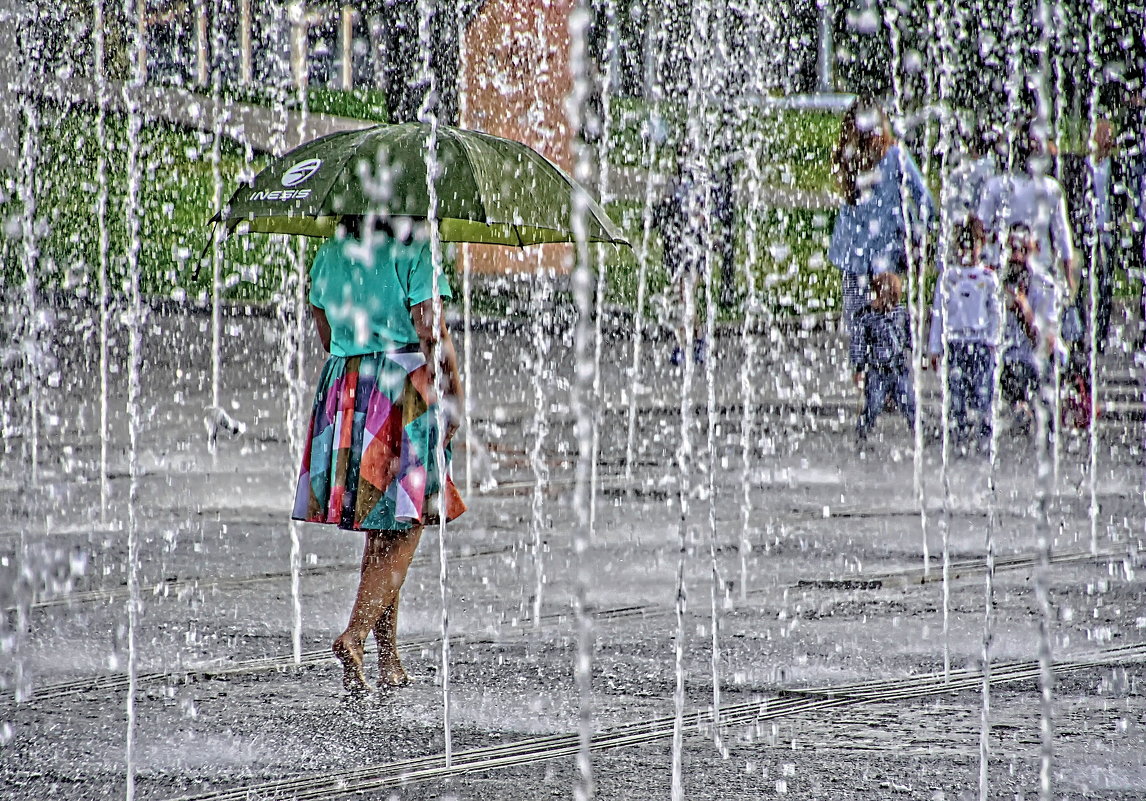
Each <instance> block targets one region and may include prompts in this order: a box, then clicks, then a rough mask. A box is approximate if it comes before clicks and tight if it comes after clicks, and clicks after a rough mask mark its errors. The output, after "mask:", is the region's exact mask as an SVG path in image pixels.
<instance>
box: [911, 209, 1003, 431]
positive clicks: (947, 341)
mask: <svg viewBox="0 0 1146 801" xmlns="http://www.w3.org/2000/svg"><path fill="white" fill-rule="evenodd" d="M984 239H985V235H984V231H983V224H982V223H981V222H980V221H979V220H978V219H976V218H974V217H971V218H964V219H963V220H962V221H960V222H958V223H956V225H955V227H954V229H953V230H952V232H951V243H952V250H953V252H954V253H955V260H954V261H953V262H952V263H950V264H946V265H942V264H941V265H940V274H939V284H938V286H937V287H936V290H935V303H934V306H933V308H932V312H931V338H930V342H929V347H928V350H929V352H930V354H931V367H932V369H933V370H938V369H939V363H940V358H941V355H942V354H945V355H946V358H945V359H944V361H943V365H944V374H945V376H946V383H947V392H948V398H949V400H950V410H951V423H952V424H953V425H952V428H953V431H954V434H955V442H956V445H957V446H958V447H960V448H963V447H965V446H966V445H967V442H968V440H969V439H970V437H971V435H972V433H974V434H975V435H976V436H977V439H976V446H977V447H978V448H979V450H980V451H981V452H982V451H985V450H986V449H987V447H989V444H990V440H991V396H992V395H993V394H994V393H993V390H994V377H995V353H996V349H997V348H998V344H999V332H1000V330H1001V328H1002V320H1003V314H1002V308H1001V306H1000V302H999V294H1000V293H999V278H998V276H997V275H996V274H995V271H994V270H992V269H991V268H990V267H988V266H987V265H986V264H984V263H983V262H982V253H983V242H984Z"/></svg>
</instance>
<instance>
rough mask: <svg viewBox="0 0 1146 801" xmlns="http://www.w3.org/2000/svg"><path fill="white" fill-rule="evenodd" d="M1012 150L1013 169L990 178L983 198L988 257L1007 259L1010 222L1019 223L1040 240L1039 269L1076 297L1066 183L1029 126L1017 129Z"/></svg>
mask: <svg viewBox="0 0 1146 801" xmlns="http://www.w3.org/2000/svg"><path fill="white" fill-rule="evenodd" d="M1013 155H1014V158H1013V160H1012V164H1013V169H1012V171H1010V172H1008V173H1004V174H1002V175H997V176H995V177H994V178H991V179H990V180H989V181H988V182H987V185H986V187H985V188H984V190H983V198H982V200H981V201H980V203H979V208H978V212H977V216H978V217H979V219H980V220H981V221H982V222H983V227H984V230H985V231H986V232H987V248H986V257H987V260H988V261H989V262H991V263H994V264H998V263H1000V262H1001V261H1002V260H1003V258H1004V257H1005V255H1006V252H1005V246H1006V243H1007V237H1008V236H1009V232H1010V230H1011V227H1012V226H1013V225H1015V224H1016V223H1021V224H1023V225H1025V226H1026V227H1027V229H1028V230H1029V231H1030V232H1031V233H1032V235H1033V236H1034V237H1035V241H1036V244H1037V246H1038V252H1039V254H1040V255H1039V260H1038V262H1037V263H1036V264H1035V269H1043V270H1046V271H1047V275H1048V277H1049V278H1051V279H1052V280H1054V282H1055V284H1056V286H1058V287H1059V289H1060V293H1061V294H1062V295H1063V296H1064V297H1065V298H1073V297H1074V293H1075V290H1076V288H1077V281H1076V276H1075V273H1074V237H1073V236H1072V235H1071V230H1070V221H1069V219H1068V217H1067V210H1066V208H1067V207H1066V197H1065V194H1064V192H1063V189H1062V186H1061V185H1060V184H1059V182H1058V181H1057V180H1055V178H1054V176H1053V175H1049V174H1048V173H1047V164H1048V160H1047V158H1046V154H1045V148H1044V147H1043V146H1042V142H1041V141H1040V139H1039V138H1038V137H1037V136H1036V135H1035V134H1034V133H1033V132H1032V131H1031V130H1030V128H1029V127H1026V128H1024V129H1023V130H1022V131H1021V132H1020V133H1019V134H1017V135H1016V137H1015V141H1014V153H1013ZM1056 262H1057V265H1056ZM1056 266H1057V267H1059V269H1058V270H1056V269H1055V268H1056ZM1060 271H1061V275H1062V278H1061V279H1060V278H1059V277H1058V276H1059V273H1060Z"/></svg>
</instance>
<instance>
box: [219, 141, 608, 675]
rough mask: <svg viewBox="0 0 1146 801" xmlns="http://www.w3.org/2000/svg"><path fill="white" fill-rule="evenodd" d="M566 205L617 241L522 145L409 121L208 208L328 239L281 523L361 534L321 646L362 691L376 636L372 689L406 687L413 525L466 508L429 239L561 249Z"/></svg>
mask: <svg viewBox="0 0 1146 801" xmlns="http://www.w3.org/2000/svg"><path fill="white" fill-rule="evenodd" d="M431 154H432V155H433V159H429V158H428V155H431ZM429 161H433V162H434V165H435V170H434V171H433V174H434V176H435V177H434V179H433V181H432V184H431V180H430V178H429V174H430V171H429V168H428V162H429ZM431 186H432V188H433V190H434V191H433V192H431V191H430V189H431ZM578 196H579V200H580V202H579V203H577V204H575V203H574V198H575V197H578ZM575 206H577V207H578V208H579V210H580V215H579V216H580V217H581V219H582V222H583V223H584V226H583V229H582V230H583V235H584V237H585V239H586V240H587V241H589V242H609V243H613V244H619V245H621V244H623V245H627V244H628V243H627V242H626V241H625V239H624V236H623V234H622V233H621V231H620V230H619V229H618V228H617V226H616V225H615V224H614V223H613V221H612V220H610V219H609V216H608V214H606V213H605V210H604V209H602V208H601V206H600V205H599V204H598V203H596V201H594V200H592V199H591V198H590V197H589V196H588V194H587V192H586V191H585V189H584V187H582V186H581V185H580V184H578V183H576V182H575V181H574V180H573V179H571V178H569V176H567V175H566V174H565V173H564V172H562V171H561V169H560V168H558V167H557V166H556V165H554V164H553V163H552V162H550V161H549V160H548V159H546V158H545V157H544V156H542V155H541V154H540V153H538V152H536V151H534V150H532V149H531V148H529V147H527V146H526V145H523V144H521V143H520V142H513V141H511V140H508V139H502V138H499V137H496V136H490V135H489V134H484V133H480V132H478V131H465V130H461V129H457V128H448V127H445V126H441V127H437V128H431V127H430V126H429V125H427V124H422V123H404V124H401V125H377V126H373V127H371V128H365V129H362V130H354V131H342V132H339V133H333V134H330V135H328V136H324V137H321V138H319V139H315V140H313V141H311V142H307V143H306V144H304V145H301V146H299V147H298V148H295V149H294V150H292V151H291V152H289V153H287V154H285V155H283V156H281V157H280V158H278V159H276V160H274V161H272V162H271V163H270V164H268V165H267V166H266V167H265V168H264V169H263V170H262V171H261V172H260V173H259V174H258V175H257V176H255V178H254V180H253V181H251V182H250V183H248V184H245V185H243V186H240V187H239V189H238V190H237V191H236V192H235V193H234V195H232V197H231V199H230V200H229V201H228V203H227V205H226V206H225V207H224V208H223V209H222V210H221V211H220V212H219V213H218V214H216V215H215V217H214V218H213V221H214V222H217V223H222V224H224V225H225V226H226V229H227V230H228V231H243V232H250V233H276V234H301V235H306V236H320V237H330V236H331V235H334V237H333V238H332V239H330V240H328V241H327V242H326V243H325V244H323V245H322V247H321V248H320V249H319V251H318V253H317V255H316V256H315V260H314V264H313V266H312V267H311V271H310V281H311V289H310V303H311V307H312V311H313V315H314V320H315V327H316V329H317V331H318V335H319V338H320V339H321V341H322V344H323V347H324V348H326V349H327V351H328V352H329V353H330V358H329V359H328V360H327V362H326V365H325V367H324V368H323V371H322V376H321V378H320V379H319V383H318V391H317V392H316V394H315V402H314V411H313V414H312V417H311V421H310V428H309V432H308V435H307V438H306V444H305V447H304V454H303V460H302V472H301V475H300V477H299V483H298V490H297V493H296V496H295V505H294V511H293V517H294V518H295V519H296V520H305V521H308V522H314V523H328V524H332V525H336V526H338V527H340V528H344V529H349V530H352V531H362V532H364V534H365V537H366V541H365V548H364V551H363V556H362V574H361V578H360V581H359V585H358V593H357V595H356V597H355V601H354V607H353V609H352V610H351V612H350V621H349V623H348V624H347V626H346V629H345V631H343V632H342V634H340V635H339V636H338V638H337V639H335V641H334V645H333V650H334V654H335V656H336V657H337V658H338V660H339V662H341V664H342V668H343V684H344V685H345V686H346V688H347V689H348V690H350V691H352V692H357V691H360V690H363V689H365V687H366V673H365V670H364V667H363V658H364V657H363V653H364V644H365V642H366V638H367V637H368V636H370V634H371V633H373V634H374V637H375V639H376V640H377V642H378V654H379V656H378V659H379V669H380V677H379V685H380V686H382V687H397V686H401V685H403V684H406V683H407V682H408V681H409V677H408V676H407V674H406V671H405V670H404V669H403V668H402V663H401V661H400V660H399V658H398V651H397V642H396V632H397V626H398V595H399V592H400V591H401V589H402V583H403V581H404V580H405V577H406V571H407V569H408V568H409V566H410V561H411V559H412V558H413V555H414V550H415V549H416V548H417V546H418V539H419V538H420V536H421V533H422V529H423V527H424V526H425V525H427V524H431V523H434V522H441V513H442V512H444V514H445V518H446V520H452V519H454V518H456V517H457V516H458V515H460V514H461V513H462V512H463V511H465V504H464V503H463V502H462V499H461V497H460V496H459V494H458V491H457V489H456V488H455V487H454V484H453V482H452V481H451V480H450V473H449V461H450V448H449V445H450V440H451V438H452V437H453V434H454V432H455V431H456V430H457V427H458V423H457V421H458V418H459V410H461V409H462V408H463V407H464V404H463V402H462V384H461V380H460V377H459V375H458V363H457V356H456V354H455V351H454V346H453V342H452V341H451V339H450V334H449V331H447V330H446V327H445V324H444V323H443V321H442V313H441V305H440V304H441V302H442V299H446V298H450V297H451V293H450V288H449V284H448V283H447V282H446V278H445V276H444V275H443V274H442V272H441V270H440V268H439V269H435V267H434V264H433V259H432V257H431V247H430V237H431V235H434V236H436V237H437V238H438V240H439V241H441V242H477V243H484V244H497V245H509V246H516V247H525V246H529V245H538V244H544V243H549V242H571V241H574V240H575V237H574V235H573V232H572V227H571V222H572V220H573V219H574V216H575V215H574V213H573V212H574V208H575ZM415 219H416V220H421V221H424V222H423V223H420V224H418V225H415V223H414V222H413V220H415ZM435 354H437V355H436V356H435ZM439 391H440V392H441V393H442V397H441V399H439V398H438V395H437V393H438V392H439Z"/></svg>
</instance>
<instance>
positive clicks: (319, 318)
mask: <svg viewBox="0 0 1146 801" xmlns="http://www.w3.org/2000/svg"><path fill="white" fill-rule="evenodd" d="M310 314H311V316H312V317H314V330H315V331H316V332H318V341H319V342H321V343H322V349H323V350H324V351H326V352H327V353H330V321H329V320H327V319H326V312H325V311H323V310H322V309H320V308H319V307H318V306H311V307H310Z"/></svg>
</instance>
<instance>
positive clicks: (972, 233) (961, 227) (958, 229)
mask: <svg viewBox="0 0 1146 801" xmlns="http://www.w3.org/2000/svg"><path fill="white" fill-rule="evenodd" d="M986 240H987V231H986V229H985V228H984V227H983V221H982V220H980V219H979V218H978V217H976V216H974V215H973V214H972V215H968V216H967V217H965V218H964V219H962V220H960V221H959V222H957V223H955V225H954V226H952V228H951V241H952V242H953V243H954V244H955V247H956V248H958V249H959V250H961V251H963V250H966V251H969V250H971V249H973V248H974V247H975V246H976V245H982V244H983V243H984V242H985V241H986Z"/></svg>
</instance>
